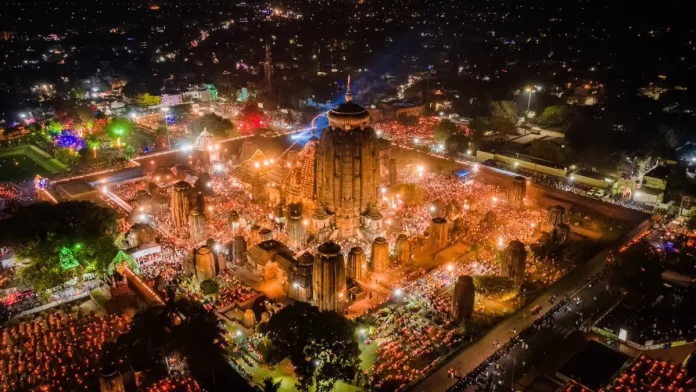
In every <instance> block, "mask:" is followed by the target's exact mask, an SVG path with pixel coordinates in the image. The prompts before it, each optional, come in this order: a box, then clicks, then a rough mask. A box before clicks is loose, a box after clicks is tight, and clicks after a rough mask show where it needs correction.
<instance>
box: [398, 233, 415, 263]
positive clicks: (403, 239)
mask: <svg viewBox="0 0 696 392" xmlns="http://www.w3.org/2000/svg"><path fill="white" fill-rule="evenodd" d="M409 260H411V243H410V242H409V240H408V237H407V236H406V234H399V236H398V237H396V243H395V244H394V263H395V264H398V265H404V264H405V263H408V261H409Z"/></svg>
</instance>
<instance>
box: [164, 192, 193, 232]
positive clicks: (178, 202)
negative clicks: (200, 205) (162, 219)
mask: <svg viewBox="0 0 696 392" xmlns="http://www.w3.org/2000/svg"><path fill="white" fill-rule="evenodd" d="M191 204H192V203H191V185H190V184H189V183H188V182H185V181H179V182H177V183H176V184H174V188H173V189H172V195H171V199H170V202H169V209H170V212H171V215H172V225H173V226H174V227H175V228H177V229H181V228H185V227H186V226H187V225H188V218H189V213H190V212H191Z"/></svg>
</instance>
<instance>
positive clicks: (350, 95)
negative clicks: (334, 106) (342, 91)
mask: <svg viewBox="0 0 696 392" xmlns="http://www.w3.org/2000/svg"><path fill="white" fill-rule="evenodd" d="M352 99H353V93H351V92H350V75H348V85H347V88H346V102H350V101H351V100H352Z"/></svg>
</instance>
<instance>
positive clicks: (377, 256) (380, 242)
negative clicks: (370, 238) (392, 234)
mask: <svg viewBox="0 0 696 392" xmlns="http://www.w3.org/2000/svg"><path fill="white" fill-rule="evenodd" d="M370 259H371V260H372V268H373V269H374V270H375V272H377V273H379V272H385V271H386V270H388V269H389V267H390V264H391V263H390V262H389V244H388V243H387V240H386V238H384V237H377V238H375V241H374V242H373V243H372V254H371V255H370Z"/></svg>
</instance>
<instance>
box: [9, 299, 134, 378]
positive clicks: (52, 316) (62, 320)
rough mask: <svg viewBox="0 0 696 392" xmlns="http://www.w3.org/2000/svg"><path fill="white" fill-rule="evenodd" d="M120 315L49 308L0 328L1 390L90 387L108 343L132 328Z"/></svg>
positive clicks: (97, 373)
mask: <svg viewBox="0 0 696 392" xmlns="http://www.w3.org/2000/svg"><path fill="white" fill-rule="evenodd" d="M129 326H130V324H129V323H128V321H127V320H126V319H125V318H124V317H122V316H117V315H106V316H103V317H99V316H96V315H94V314H68V313H61V312H51V313H49V314H48V315H46V316H45V317H43V318H38V319H35V320H33V321H30V322H24V323H21V324H19V325H15V326H7V327H4V328H3V329H2V330H0V334H1V335H0V339H1V342H2V344H0V390H2V391H7V392H10V391H18V390H47V391H91V390H94V389H95V386H96V385H97V383H98V381H99V359H100V356H101V349H102V346H103V345H104V343H106V342H110V341H113V340H115V339H116V338H118V336H119V335H121V334H123V333H125V332H127V331H128V329H129Z"/></svg>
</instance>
